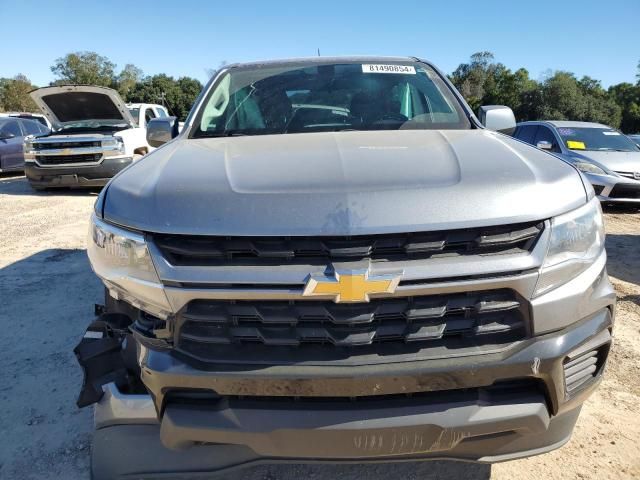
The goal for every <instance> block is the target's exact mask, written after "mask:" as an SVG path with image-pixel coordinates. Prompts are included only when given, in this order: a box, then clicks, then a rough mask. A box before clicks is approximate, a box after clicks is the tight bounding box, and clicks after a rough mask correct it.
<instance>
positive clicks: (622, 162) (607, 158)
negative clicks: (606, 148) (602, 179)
mask: <svg viewBox="0 0 640 480" xmlns="http://www.w3.org/2000/svg"><path fill="white" fill-rule="evenodd" d="M576 157H583V158H585V159H586V160H587V161H588V160H594V161H595V162H597V163H599V164H600V165H604V166H605V167H606V168H608V169H609V170H613V171H614V172H640V152H592V151H585V152H581V153H580V154H579V155H576Z"/></svg>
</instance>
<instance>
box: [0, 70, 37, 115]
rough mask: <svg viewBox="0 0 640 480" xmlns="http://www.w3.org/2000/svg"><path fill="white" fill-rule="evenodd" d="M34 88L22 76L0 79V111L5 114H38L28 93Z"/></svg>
mask: <svg viewBox="0 0 640 480" xmlns="http://www.w3.org/2000/svg"><path fill="white" fill-rule="evenodd" d="M34 88H36V87H35V86H34V85H33V84H32V83H31V81H30V80H29V79H28V78H27V77H26V76H25V75H22V74H18V75H16V76H15V77H13V78H3V79H0V110H4V111H7V112H38V111H39V110H38V107H37V106H36V104H35V103H34V102H33V100H31V97H30V96H29V92H30V91H31V90H33V89H34Z"/></svg>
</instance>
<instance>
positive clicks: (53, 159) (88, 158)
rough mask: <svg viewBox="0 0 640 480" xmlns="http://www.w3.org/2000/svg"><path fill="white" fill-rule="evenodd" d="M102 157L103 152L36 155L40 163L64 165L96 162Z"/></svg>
mask: <svg viewBox="0 0 640 480" xmlns="http://www.w3.org/2000/svg"><path fill="white" fill-rule="evenodd" d="M101 158H102V154H101V153H95V154H93V153H91V154H81V155H36V160H37V161H38V163H39V164H40V165H63V164H69V163H95V162H99V161H100V159H101Z"/></svg>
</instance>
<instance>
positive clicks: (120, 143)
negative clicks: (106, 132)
mask: <svg viewBox="0 0 640 480" xmlns="http://www.w3.org/2000/svg"><path fill="white" fill-rule="evenodd" d="M102 148H104V150H105V152H104V153H105V155H106V156H109V157H113V156H116V155H124V154H125V148H124V140H122V137H111V138H106V139H104V140H102Z"/></svg>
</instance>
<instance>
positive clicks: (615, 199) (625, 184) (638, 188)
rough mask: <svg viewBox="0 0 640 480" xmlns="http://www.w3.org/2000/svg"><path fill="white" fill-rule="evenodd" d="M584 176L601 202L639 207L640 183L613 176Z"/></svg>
mask: <svg viewBox="0 0 640 480" xmlns="http://www.w3.org/2000/svg"><path fill="white" fill-rule="evenodd" d="M584 175H585V176H586V177H587V178H588V180H589V182H590V183H591V185H592V186H593V188H594V190H595V191H596V194H597V196H598V199H599V200H600V201H601V202H603V203H625V204H638V205H640V181H637V180H633V179H630V178H625V177H621V176H613V175H592V174H588V173H585V174H584Z"/></svg>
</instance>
